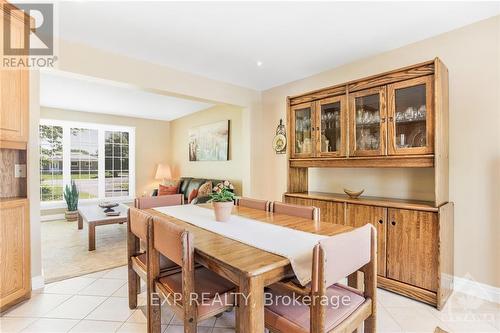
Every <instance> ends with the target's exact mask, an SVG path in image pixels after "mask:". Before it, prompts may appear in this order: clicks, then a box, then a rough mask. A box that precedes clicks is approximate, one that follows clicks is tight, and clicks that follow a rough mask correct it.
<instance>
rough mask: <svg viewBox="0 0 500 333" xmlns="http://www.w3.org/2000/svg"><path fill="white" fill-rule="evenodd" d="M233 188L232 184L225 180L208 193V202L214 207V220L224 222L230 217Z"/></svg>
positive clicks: (233, 196)
mask: <svg viewBox="0 0 500 333" xmlns="http://www.w3.org/2000/svg"><path fill="white" fill-rule="evenodd" d="M233 190H234V186H233V184H231V183H230V182H229V181H228V180H225V181H223V182H222V183H219V184H217V186H215V187H214V189H213V193H212V194H210V200H209V202H212V205H213V207H214V213H215V220H216V221H219V222H226V221H227V220H229V218H230V217H231V211H232V210H233V205H234V198H235V195H234V193H233Z"/></svg>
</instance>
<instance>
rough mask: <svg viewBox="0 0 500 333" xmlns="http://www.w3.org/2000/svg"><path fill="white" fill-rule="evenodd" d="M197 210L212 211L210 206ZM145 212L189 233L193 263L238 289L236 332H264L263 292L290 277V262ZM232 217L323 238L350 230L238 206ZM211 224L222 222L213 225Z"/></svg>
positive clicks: (220, 236)
mask: <svg viewBox="0 0 500 333" xmlns="http://www.w3.org/2000/svg"><path fill="white" fill-rule="evenodd" d="M200 206H201V207H205V208H209V209H211V208H212V205H210V204H204V205H200ZM146 211H147V212H148V213H150V214H152V215H155V216H162V217H164V218H167V219H168V220H170V221H172V222H173V223H176V224H179V225H181V226H182V227H184V228H185V229H187V230H189V231H190V232H192V234H193V236H194V247H195V259H196V262H197V263H200V264H202V265H203V266H205V267H207V268H208V269H210V270H212V271H214V272H216V273H217V274H219V275H221V276H222V277H224V278H226V279H228V280H230V281H231V282H233V283H234V284H235V285H237V286H238V288H239V290H238V292H239V293H241V294H244V295H246V299H245V301H243V300H239V301H238V306H237V310H236V323H235V326H236V327H235V329H236V332H240V333H247V332H249V333H256V332H258V333H261V332H264V288H265V287H266V286H269V285H271V284H273V283H276V282H278V281H280V280H282V279H284V278H286V277H289V276H290V275H291V274H293V271H292V268H291V265H290V261H289V260H288V259H287V258H285V257H282V256H279V255H276V254H273V253H270V252H267V251H264V250H261V249H258V248H255V247H253V246H250V245H246V244H244V243H241V242H238V241H235V240H233V239H230V238H227V237H225V236H222V235H220V234H217V233H213V232H211V231H208V230H205V229H202V228H200V227H197V226H194V225H192V224H190V223H187V222H184V221H182V220H179V219H176V218H174V217H172V216H169V215H167V214H164V213H161V212H158V211H156V210H154V209H146ZM233 214H234V215H240V216H242V217H246V218H250V219H254V220H258V221H261V222H266V223H271V224H275V225H279V226H283V227H287V228H291V229H296V230H301V231H305V232H310V233H314V234H319V235H324V236H333V235H335V234H339V233H342V232H345V231H348V230H351V229H352V227H349V226H345V225H340V224H333V223H321V222H315V221H313V220H309V219H305V218H300V217H295V216H289V215H283V214H276V213H272V212H266V211H262V210H256V209H251V208H246V207H239V206H235V207H234V208H233ZM214 223H224V222H215V221H214ZM312 250H313V249H311V251H312Z"/></svg>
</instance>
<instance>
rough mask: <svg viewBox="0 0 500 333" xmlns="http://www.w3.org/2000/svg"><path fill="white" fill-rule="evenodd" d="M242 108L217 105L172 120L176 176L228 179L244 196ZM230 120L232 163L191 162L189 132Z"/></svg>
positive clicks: (173, 158) (172, 145) (172, 153)
mask: <svg viewBox="0 0 500 333" xmlns="http://www.w3.org/2000/svg"><path fill="white" fill-rule="evenodd" d="M242 113H243V112H242V109H241V108H239V107H235V106H229V105H217V106H214V107H212V108H209V109H206V110H203V111H200V112H196V113H193V114H190V115H188V116H186V117H182V118H179V119H176V120H173V121H172V122H171V123H170V143H171V145H170V151H171V153H170V164H171V167H172V174H173V176H174V177H176V178H177V177H180V176H187V177H202V178H214V179H229V180H231V182H233V184H234V185H235V187H236V192H237V193H238V194H240V193H242V191H241V190H242V179H243V176H244V175H243V173H244V171H243V170H244V166H245V160H244V151H243V150H242V144H243V136H242V126H243V117H242V116H243V114H242ZM227 119H229V120H230V128H229V161H196V162H190V161H189V156H188V131H189V129H190V128H192V127H196V126H200V125H206V124H211V123H215V122H217V121H221V120H227Z"/></svg>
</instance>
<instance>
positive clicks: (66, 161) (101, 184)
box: [38, 119, 135, 209]
mask: <svg viewBox="0 0 500 333" xmlns="http://www.w3.org/2000/svg"><path fill="white" fill-rule="evenodd" d="M40 125H47V126H60V127H62V128H63V145H62V146H63V189H64V187H65V186H66V185H67V184H70V183H71V136H70V130H69V129H70V128H88V129H95V130H97V131H98V135H97V140H98V154H99V161H98V171H97V172H98V178H97V179H98V193H99V196H98V198H93V199H81V200H80V202H81V203H94V202H100V201H103V200H110V201H117V202H130V201H132V200H133V199H134V198H135V127H128V126H116V125H108V124H97V123H89V122H80V121H67V120H56V119H40ZM106 131H120V132H128V135H129V136H128V138H129V143H128V145H129V189H128V193H129V195H128V196H122V197H105V186H106V183H105V182H106V178H105V156H104V152H105V150H104V144H105V140H104V139H105V132H106ZM38 186H40V184H38ZM63 207H66V202H65V201H64V200H59V201H40V208H41V209H50V208H63Z"/></svg>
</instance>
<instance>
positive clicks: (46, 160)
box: [40, 125, 63, 201]
mask: <svg viewBox="0 0 500 333" xmlns="http://www.w3.org/2000/svg"><path fill="white" fill-rule="evenodd" d="M62 158H63V129H62V127H60V126H49V125H40V198H41V200H42V201H57V200H62V199H63V196H62V190H63V160H62Z"/></svg>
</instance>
